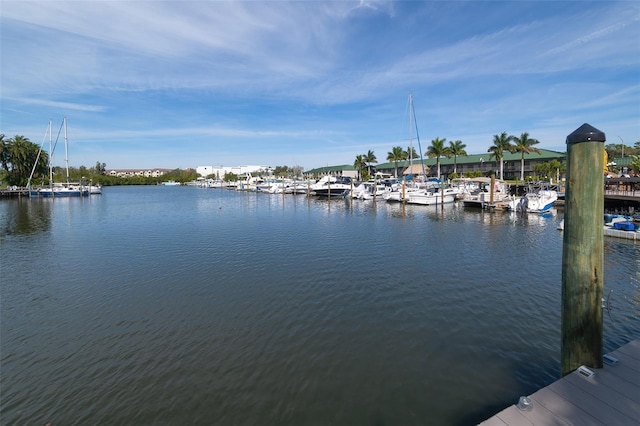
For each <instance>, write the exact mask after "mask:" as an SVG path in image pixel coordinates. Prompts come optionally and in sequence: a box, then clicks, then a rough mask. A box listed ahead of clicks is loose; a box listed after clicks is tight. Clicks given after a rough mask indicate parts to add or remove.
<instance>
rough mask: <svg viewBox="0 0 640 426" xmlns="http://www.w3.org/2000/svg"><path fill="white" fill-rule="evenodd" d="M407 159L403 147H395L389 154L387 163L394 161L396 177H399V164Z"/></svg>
mask: <svg viewBox="0 0 640 426" xmlns="http://www.w3.org/2000/svg"><path fill="white" fill-rule="evenodd" d="M405 158H407V153H406V152H405V151H404V150H403V149H402V147H401V146H394V147H393V148H391V151H389V152H388V153H387V161H392V162H393V164H394V165H395V168H396V177H398V162H399V161H402V160H404V159H405Z"/></svg>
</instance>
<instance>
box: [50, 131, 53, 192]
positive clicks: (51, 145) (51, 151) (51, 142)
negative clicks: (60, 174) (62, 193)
mask: <svg viewBox="0 0 640 426" xmlns="http://www.w3.org/2000/svg"><path fill="white" fill-rule="evenodd" d="M52 121H53V120H51V119H49V188H53V164H52V163H51V157H52V156H53V135H52V133H51V131H52V128H51V123H52Z"/></svg>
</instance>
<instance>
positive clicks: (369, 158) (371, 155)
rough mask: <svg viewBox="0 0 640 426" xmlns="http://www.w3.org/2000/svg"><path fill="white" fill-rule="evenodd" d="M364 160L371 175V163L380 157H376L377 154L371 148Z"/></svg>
mask: <svg viewBox="0 0 640 426" xmlns="http://www.w3.org/2000/svg"><path fill="white" fill-rule="evenodd" d="M364 161H365V162H366V163H367V171H368V172H369V176H371V164H373V163H377V162H378V159H377V158H376V155H375V154H374V153H373V151H371V150H369V151H368V152H367V153H366V154H365V155H364Z"/></svg>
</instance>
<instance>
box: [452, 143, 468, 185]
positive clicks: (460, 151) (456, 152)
mask: <svg viewBox="0 0 640 426" xmlns="http://www.w3.org/2000/svg"><path fill="white" fill-rule="evenodd" d="M466 147H467V145H465V144H463V143H462V141H460V140H458V141H453V142H449V153H450V154H451V155H452V156H453V173H454V174H455V175H456V177H457V176H458V157H459V156H461V155H467V151H465V150H464V149H465V148H466Z"/></svg>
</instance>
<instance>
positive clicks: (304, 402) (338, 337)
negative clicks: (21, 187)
mask: <svg viewBox="0 0 640 426" xmlns="http://www.w3.org/2000/svg"><path fill="white" fill-rule="evenodd" d="M561 218H562V214H561V213H560V214H554V215H550V216H549V217H540V216H535V215H529V216H516V215H512V214H507V213H484V212H481V211H477V210H469V209H465V208H463V207H462V206H456V205H448V206H445V207H444V209H442V208H439V207H426V206H404V207H403V206H401V205H390V204H386V203H383V202H382V203H381V202H378V203H377V204H376V203H373V202H371V201H365V202H363V201H359V200H354V201H353V203H351V202H349V201H345V200H331V202H327V201H326V200H322V201H321V200H316V199H308V198H307V197H305V196H286V197H282V195H267V194H255V193H237V192H234V191H225V190H217V189H210V190H206V189H197V188H188V187H122V188H118V187H115V188H106V189H105V190H104V194H103V195H102V196H94V197H91V198H88V199H56V200H53V201H52V200H10V201H2V202H0V245H1V247H2V253H1V260H0V268H1V269H0V280H1V287H0V291H1V294H0V296H1V297H0V309H1V311H0V314H1V325H0V327H1V329H0V331H1V335H0V337H1V362H2V364H1V369H2V370H1V374H2V378H1V386H2V387H1V392H2V393H1V402H0V403H1V406H0V416H1V417H0V423H2V424H3V425H8V424H44V423H46V422H48V421H50V422H52V423H53V424H54V425H72V424H154V425H158V424H168V425H178V424H251V425H253V424H269V425H307V424H311V425H324V424H332V425H335V424H349V425H397V424H474V423H477V422H480V421H482V420H484V419H485V418H487V417H489V416H491V415H493V414H495V413H496V412H497V411H498V410H500V409H502V408H504V407H505V406H508V405H510V404H513V403H515V402H517V399H518V397H519V396H520V395H525V394H529V393H532V392H534V391H535V390H537V389H538V388H539V387H542V386H544V385H547V384H549V383H550V382H552V381H554V380H556V379H557V378H558V377H559V371H560V365H559V358H560V292H561V257H562V234H561V233H560V232H559V231H557V230H556V226H557V223H558V222H559V221H560V220H561ZM639 254H640V245H639V244H637V243H636V244H634V243H633V242H630V241H626V240H617V239H610V238H605V292H607V293H608V292H609V290H613V302H612V304H613V308H614V309H613V311H612V312H611V314H612V318H609V317H608V316H606V314H605V324H604V329H605V351H609V350H613V349H615V348H617V347H619V346H620V345H622V344H624V343H626V342H628V341H629V340H632V339H634V338H637V337H639V336H640V324H639V323H640V322H639V321H638V318H639V317H640V308H639V305H640V260H638V259H639V257H640V256H639Z"/></svg>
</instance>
